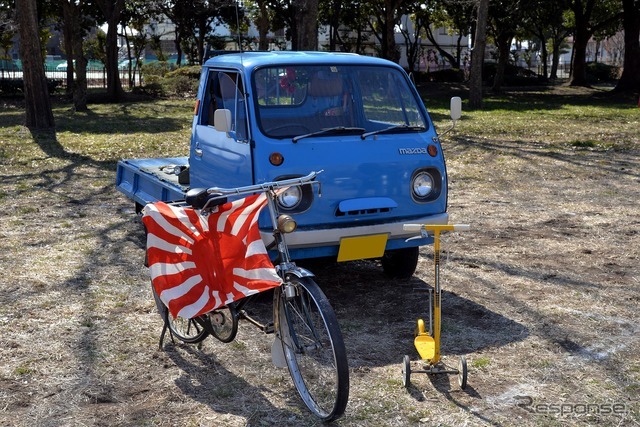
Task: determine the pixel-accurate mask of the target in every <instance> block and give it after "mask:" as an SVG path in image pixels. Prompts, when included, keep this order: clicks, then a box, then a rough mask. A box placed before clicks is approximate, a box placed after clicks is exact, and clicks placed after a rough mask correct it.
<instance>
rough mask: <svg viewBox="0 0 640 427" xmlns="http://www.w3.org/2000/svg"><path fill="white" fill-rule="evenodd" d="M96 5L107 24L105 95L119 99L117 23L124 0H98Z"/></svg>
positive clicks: (121, 93)
mask: <svg viewBox="0 0 640 427" xmlns="http://www.w3.org/2000/svg"><path fill="white" fill-rule="evenodd" d="M97 3H98V5H99V6H100V9H101V10H102V13H103V14H104V17H105V19H106V21H107V24H108V29H107V40H106V45H107V46H106V47H107V60H106V63H105V68H106V70H107V97H108V98H109V99H110V100H111V101H119V100H121V99H122V98H123V97H124V91H123V90H122V84H121V83H120V74H119V73H118V24H119V23H120V14H121V13H122V10H123V9H124V0H98V1H97Z"/></svg>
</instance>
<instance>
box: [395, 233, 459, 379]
mask: <svg viewBox="0 0 640 427" xmlns="http://www.w3.org/2000/svg"><path fill="white" fill-rule="evenodd" d="M403 228H404V230H407V231H419V232H420V235H419V236H416V237H411V238H412V239H413V238H426V237H429V233H431V234H432V235H433V266H434V269H433V271H434V281H433V289H427V290H426V291H428V292H429V331H428V332H427V331H425V325H424V320H422V319H418V321H417V325H416V329H415V338H414V346H415V348H416V350H417V351H418V354H419V355H420V358H421V360H422V361H423V362H424V369H420V370H413V371H412V370H411V360H410V358H409V356H408V355H405V356H404V358H403V360H402V384H403V385H404V386H405V387H409V386H410V385H411V374H412V373H423V374H454V375H457V376H458V385H459V386H460V388H461V389H463V390H464V389H465V388H466V387H467V359H466V357H465V356H460V359H459V360H458V366H457V369H454V368H450V367H447V366H445V365H444V363H443V362H442V359H441V354H440V332H441V331H440V329H441V323H442V322H441V314H442V313H441V311H442V308H441V302H442V288H441V287H440V233H441V232H443V231H469V230H470V228H471V227H470V226H469V225H468V224H404V226H403Z"/></svg>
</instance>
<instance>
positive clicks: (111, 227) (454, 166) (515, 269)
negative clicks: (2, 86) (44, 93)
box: [0, 86, 640, 427]
mask: <svg viewBox="0 0 640 427" xmlns="http://www.w3.org/2000/svg"><path fill="white" fill-rule="evenodd" d="M420 90H421V91H422V93H423V94H424V97H425V101H426V103H427V105H428V107H429V110H430V112H431V113H432V116H433V119H434V121H435V124H436V126H437V128H438V129H439V130H440V131H442V130H444V129H446V128H447V127H448V126H449V119H448V107H447V105H448V98H449V97H450V96H452V95H463V98H464V97H465V96H464V93H463V92H460V89H459V88H455V87H453V88H452V87H444V86H440V87H435V86H423V87H421V88H420ZM636 102H637V101H636ZM636 102H634V101H633V100H630V99H629V100H624V99H611V98H609V97H606V96H603V91H601V90H598V89H591V90H584V89H575V88H569V87H561V86H556V87H552V88H542V89H540V88H538V89H536V90H535V91H531V90H527V91H525V90H520V91H508V92H505V93H504V94H501V95H488V96H487V97H486V98H485V106H486V108H485V109H484V110H480V111H464V112H463V119H462V120H461V121H460V123H458V125H457V127H456V129H455V130H454V131H453V132H451V133H449V134H446V135H444V136H443V137H442V141H443V147H444V150H445V154H446V156H447V167H448V173H449V178H450V179H449V185H450V198H449V210H450V213H451V215H452V217H453V218H454V219H462V220H468V221H469V222H472V224H473V232H472V233H468V234H465V235H464V236H463V235H460V236H457V235H452V236H450V238H448V239H447V242H446V244H447V249H449V248H451V249H452V254H453V257H452V258H451V261H450V262H449V263H447V266H446V268H445V271H444V279H445V282H446V283H445V285H444V286H445V294H446V302H445V303H444V306H445V307H446V309H447V311H446V312H445V313H444V319H443V321H444V324H445V325H447V328H448V329H446V330H445V337H444V350H445V351H444V352H445V355H446V356H447V357H449V359H448V360H456V359H457V356H459V355H461V354H465V355H467V359H468V360H469V361H470V368H471V369H470V375H469V385H470V388H469V389H467V390H466V391H464V392H463V391H460V390H459V389H458V388H457V385H456V384H455V383H456V378H455V377H452V378H451V379H450V381H447V379H446V378H440V379H434V378H433V377H432V376H427V375H415V378H414V376H412V378H411V382H412V386H411V387H410V388H409V389H408V390H406V389H405V388H404V387H403V386H402V384H401V377H400V372H401V366H400V364H401V360H402V356H403V355H404V354H408V355H410V356H411V358H412V361H414V360H415V358H416V352H415V349H414V348H413V346H412V340H413V325H414V324H415V323H414V322H415V318H416V317H422V316H424V314H425V313H424V301H423V300H422V299H420V298H417V297H416V296H415V294H413V293H411V289H413V288H415V287H421V286H424V285H426V284H428V283H430V281H431V278H432V270H431V263H430V259H429V257H428V254H429V251H428V249H425V251H424V253H423V257H422V258H421V260H420V265H419V269H418V271H417V273H416V275H415V277H414V278H412V279H411V280H410V281H406V282H403V281H389V280H386V279H385V278H384V277H382V275H381V274H380V272H379V271H378V270H377V269H376V268H377V267H376V266H375V265H373V266H372V264H370V263H359V264H350V265H346V266H336V267H335V268H331V269H321V270H319V271H316V270H314V272H316V274H317V275H318V282H319V283H320V284H321V285H322V286H323V289H325V292H326V293H327V295H328V296H329V298H330V299H331V301H332V304H333V305H334V308H335V309H336V313H337V315H338V319H339V320H340V322H341V325H342V331H343V334H344V336H345V342H346V344H347V347H348V348H347V353H348V356H349V363H350V368H351V389H350V390H351V391H350V401H349V406H348V408H347V413H346V415H345V417H344V418H343V419H341V420H339V422H338V423H336V425H340V426H342V427H356V426H357V427H362V426H375V427H378V426H394V427H397V426H416V425H481V426H484V425H511V424H513V423H514V420H516V419H517V423H518V424H519V425H524V426H536V425H570V426H578V425H584V422H586V421H584V420H581V419H579V418H570V417H564V418H560V419H555V418H550V417H545V416H544V415H539V414H530V413H528V412H526V411H524V410H520V408H518V407H516V406H515V404H514V402H513V400H512V399H511V398H512V397H513V396H522V395H530V396H532V398H534V400H535V402H536V403H542V404H549V403H556V402H558V401H562V400H563V399H564V400H567V401H569V402H575V403H603V402H628V405H629V408H630V410H629V414H628V416H627V417H626V418H624V419H620V418H609V419H605V418H601V419H594V420H593V423H594V424H601V425H624V424H625V423H629V424H630V425H635V424H637V421H638V419H639V416H638V405H637V402H638V393H639V392H640V390H639V389H638V386H637V384H638V383H640V377H639V374H640V367H639V365H638V363H637V361H636V360H637V357H635V355H637V352H638V351H640V349H639V348H638V342H637V338H635V337H637V336H638V329H637V325H636V322H633V319H634V318H635V317H634V316H635V313H636V311H637V310H636V305H637V304H635V303H637V301H638V289H637V279H636V278H637V277H639V276H638V269H637V268H638V267H637V266H638V265H639V264H638V260H639V259H640V255H639V254H638V250H637V248H638V247H640V243H639V242H638V236H639V235H638V233H637V227H638V222H637V202H636V201H637V199H638V197H640V195H639V194H638V191H639V190H638V172H637V171H638V148H639V142H640V141H639V139H638V138H639V135H638V132H637V129H639V128H640V126H639V124H640V123H639V120H640V114H639V113H640V111H639V110H638V108H637V106H636ZM192 108H193V102H192V101H191V100H186V101H185V100H162V101H139V102H138V101H137V102H128V103H124V104H120V105H109V104H102V103H101V104H90V112H88V113H74V112H72V111H71V110H70V105H69V104H66V103H62V102H60V101H58V102H56V103H54V115H55V118H56V123H57V126H58V127H57V129H56V132H55V133H44V134H42V133H40V134H32V133H31V132H29V131H28V130H27V129H25V128H24V127H23V126H21V123H22V115H23V114H24V113H23V110H22V108H21V106H20V102H19V100H0V141H1V142H2V143H1V145H0V176H1V178H0V180H1V181H0V182H2V188H1V190H0V216H1V217H0V243H1V244H2V247H3V248H6V250H5V251H4V252H3V253H2V255H0V275H1V276H2V277H3V285H2V286H1V287H0V325H2V326H3V331H4V333H3V335H2V338H0V344H1V345H0V358H1V359H2V360H3V363H2V365H1V366H0V389H2V392H0V407H2V408H3V410H2V411H0V424H2V425H4V424H7V425H18V426H22V425H25V426H26V425H60V424H65V423H68V420H74V423H76V424H88V425H91V424H95V423H96V420H100V419H103V420H112V421H113V423H111V424H113V425H154V426H155V425H166V424H167V423H170V424H176V425H201V424H207V425H221V426H225V427H226V426H230V427H235V426H246V425H252V426H253V425H282V426H297V425H310V426H311V425H321V423H319V422H317V420H315V419H314V418H313V417H311V416H310V415H309V414H308V411H306V409H305V408H304V407H303V406H302V405H301V404H300V402H299V399H298V398H297V396H296V395H295V392H294V391H293V390H292V385H291V381H290V378H289V376H288V373H287V372H286V370H284V371H283V370H276V369H274V368H273V367H272V366H271V362H270V356H269V354H270V353H269V351H270V346H271V342H272V337H271V336H263V335H260V334H259V333H258V332H255V330H254V329H253V328H249V326H246V325H241V328H240V331H239V335H238V339H237V340H236V341H234V342H233V343H231V344H228V345H223V344H220V343H217V342H215V341H214V340H209V339H207V340H205V342H204V343H203V344H202V345H201V346H197V347H193V346H191V347H190V346H181V345H175V346H174V345H172V344H170V343H168V344H166V346H165V349H164V350H163V351H160V350H158V338H159V333H160V329H161V325H160V323H159V317H158V315H157V313H156V309H155V306H154V302H153V299H152V298H151V296H150V289H149V282H148V272H147V271H146V269H145V268H144V267H143V266H142V262H143V259H144V255H143V254H144V251H143V247H144V232H143V230H142V228H141V226H140V223H139V221H138V220H137V219H136V215H135V213H134V210H133V206H132V204H131V203H130V202H129V201H128V200H126V199H125V198H124V197H123V196H121V195H120V194H118V193H117V192H116V191H115V190H114V188H113V182H114V178H115V164H116V162H117V161H118V160H119V159H121V158H129V157H159V156H180V155H186V154H187V152H188V146H189V136H190V124H191V119H192V117H193V116H192ZM605 302H606V303H605ZM449 309H450V310H449ZM266 312H267V313H269V312H270V311H269V308H268V307H267V308H266ZM575 313H580V314H581V315H580V316H577V315H576V314H575ZM594 313H595V314H598V316H597V317H592V316H593V315H594ZM591 319H593V320H591ZM596 324H597V327H595V326H596ZM600 329H601V331H600ZM167 342H170V339H166V341H165V343H167ZM604 350H606V351H607V352H606V353H605V352H604ZM600 354H606V356H603V357H604V358H603V357H601V356H599V355H600ZM596 356H597V357H596ZM34 358H35V359H34ZM35 367H37V369H35ZM510 399H511V400H510ZM115 414H117V416H118V419H117V421H116V420H115V418H114V416H115ZM168 420H170V421H168ZM105 422H107V421H105ZM589 422H590V423H591V420H590V421H589ZM634 423H635V424H634Z"/></svg>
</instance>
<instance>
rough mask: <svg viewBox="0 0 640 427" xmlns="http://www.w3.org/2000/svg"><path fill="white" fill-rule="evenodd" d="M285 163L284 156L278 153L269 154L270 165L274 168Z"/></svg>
mask: <svg viewBox="0 0 640 427" xmlns="http://www.w3.org/2000/svg"><path fill="white" fill-rule="evenodd" d="M283 162H284V156H283V155H282V154H280V153H278V152H274V153H271V154H269V163H271V164H272V165H273V166H280V165H281V164H282V163H283Z"/></svg>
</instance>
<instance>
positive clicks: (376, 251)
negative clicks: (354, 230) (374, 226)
mask: <svg viewBox="0 0 640 427" xmlns="http://www.w3.org/2000/svg"><path fill="white" fill-rule="evenodd" d="M387 238H388V235H387V234H373V235H371V236H357V237H343V238H342V239H340V249H339V250H338V262H342V261H353V260H356V259H366V258H380V257H381V256H382V255H384V248H385V247H386V246H387Z"/></svg>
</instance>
